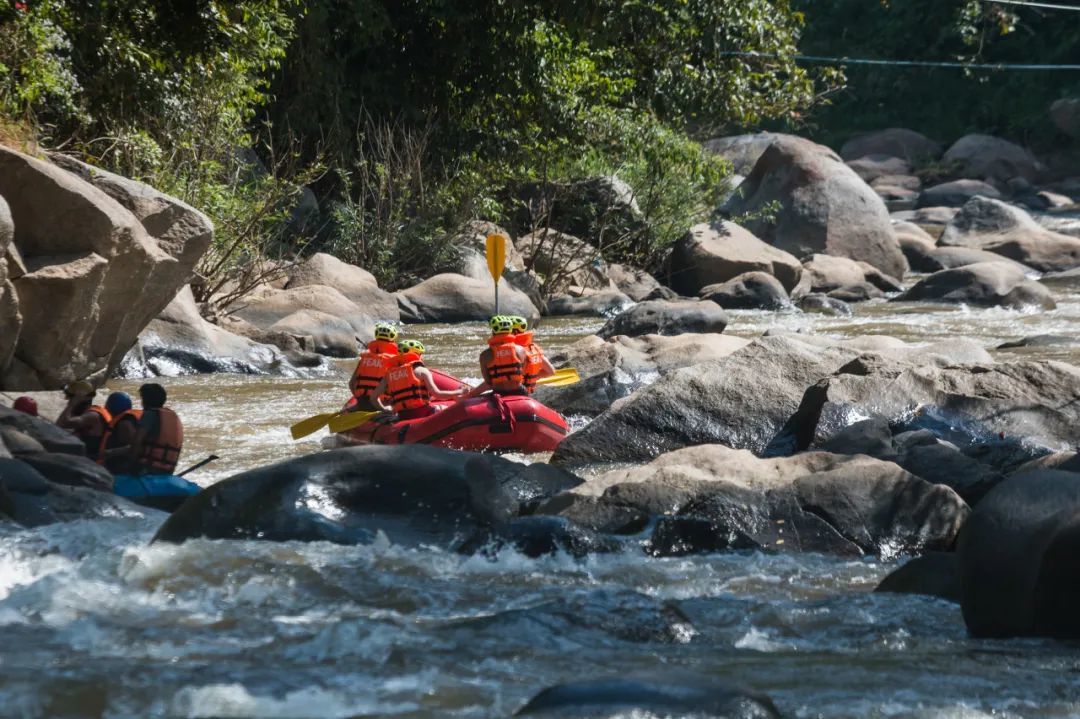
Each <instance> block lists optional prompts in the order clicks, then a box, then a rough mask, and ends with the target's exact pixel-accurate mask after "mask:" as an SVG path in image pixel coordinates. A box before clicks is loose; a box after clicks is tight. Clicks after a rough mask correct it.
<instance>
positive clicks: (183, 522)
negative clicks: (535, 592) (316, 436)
mask: <svg viewBox="0 0 1080 719" xmlns="http://www.w3.org/2000/svg"><path fill="white" fill-rule="evenodd" d="M403 468H407V469H408V471H403ZM579 482H580V480H578V479H577V478H575V477H573V476H572V475H569V474H566V473H565V472H559V471H558V470H557V469H554V468H551V467H547V466H546V465H538V466H536V467H535V468H533V467H529V466H525V465H520V464H516V463H514V462H510V461H509V460H505V459H502V458H499V457H486V456H483V455H477V454H472V453H468V452H455V451H452V450H445V449H439V448H436V447H426V446H419V445H413V446H395V447H390V446H366V447H352V448H348V449H339V450H333V451H329V452H320V453H318V454H313V455H308V456H306V457H300V458H298V459H293V460H289V461H285V462H279V463H277V464H273V465H270V466H268V467H262V468H259V469H253V470H250V471H248V472H243V473H241V474H238V475H236V476H234V477H231V478H229V479H226V480H224V481H222V482H218V483H217V484H214V485H212V486H210V487H208V488H207V489H205V490H204V491H202V492H201V493H199V494H198V495H196V496H195V497H193V498H192V499H190V500H188V501H187V502H186V503H185V504H184V505H183V506H182V507H181V508H180V509H179V510H177V511H176V512H175V513H173V515H172V516H171V517H170V518H169V519H168V521H166V522H165V524H164V525H162V527H161V529H160V530H158V533H157V536H156V537H155V541H167V542H182V541H184V540H186V539H190V538H194V537H208V538H211V539H268V540H275V541H287V540H301V541H316V540H323V541H330V542H338V543H345V544H352V543H358V542H364V541H368V540H369V539H370V538H371V537H372V536H373V534H374V532H375V531H376V530H383V531H385V532H386V533H387V535H388V536H389V537H390V538H391V540H393V541H397V542H406V543H408V542H413V541H419V540H435V541H438V540H441V541H444V542H446V541H450V540H452V539H453V537H455V536H456V535H457V534H458V533H460V532H473V531H475V530H476V529H477V528H479V527H484V526H491V525H498V524H502V523H506V522H509V521H510V520H511V519H512V518H513V517H515V516H517V514H518V513H519V511H520V510H521V507H522V506H523V505H527V504H529V503H531V502H536V501H539V500H540V499H542V498H543V497H546V496H548V495H550V494H554V493H556V492H558V491H561V490H563V489H566V488H569V487H572V486H574V485H576V484H577V483H579ZM533 539H535V538H534V537H533Z"/></svg>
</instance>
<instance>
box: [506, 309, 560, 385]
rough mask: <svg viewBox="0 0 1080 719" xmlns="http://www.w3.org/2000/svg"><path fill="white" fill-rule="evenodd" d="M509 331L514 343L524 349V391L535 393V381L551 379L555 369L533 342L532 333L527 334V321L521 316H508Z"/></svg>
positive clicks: (538, 346)
mask: <svg viewBox="0 0 1080 719" xmlns="http://www.w3.org/2000/svg"><path fill="white" fill-rule="evenodd" d="M510 323H511V325H512V326H513V330H511V332H512V334H513V335H514V341H515V342H517V343H518V344H519V345H521V346H522V347H524V348H525V366H524V368H523V370H524V375H525V382H524V384H525V390H526V391H527V392H528V393H529V394H532V393H533V392H535V391H536V382H537V380H539V379H541V378H543V377H551V376H552V375H553V374H555V367H554V365H552V364H551V362H550V361H549V360H548V358H547V357H545V356H544V350H542V349H541V348H540V345H538V344H536V342H534V341H533V333H532V332H529V321H528V320H526V319H525V318H524V317H522V316H521V315H510Z"/></svg>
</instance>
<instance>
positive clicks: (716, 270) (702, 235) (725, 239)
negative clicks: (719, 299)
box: [671, 220, 802, 296]
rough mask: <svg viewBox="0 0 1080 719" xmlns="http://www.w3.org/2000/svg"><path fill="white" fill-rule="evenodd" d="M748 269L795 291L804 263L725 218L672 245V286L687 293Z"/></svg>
mask: <svg viewBox="0 0 1080 719" xmlns="http://www.w3.org/2000/svg"><path fill="white" fill-rule="evenodd" d="M746 272H765V273H767V274H770V275H772V276H773V277H775V278H776V279H777V280H779V281H780V284H782V285H783V286H784V289H785V290H787V291H788V292H791V291H792V290H793V289H795V286H796V285H798V284H799V278H800V277H801V275H802V265H800V264H799V261H798V260H797V259H795V257H793V256H792V255H790V254H788V253H787V252H784V251H783V250H778V249H777V248H775V247H773V246H771V245H768V244H766V243H764V242H762V241H761V240H759V239H758V238H757V237H755V236H754V235H753V234H752V233H751V232H749V231H748V230H745V229H743V228H742V227H739V226H738V225H736V224H735V223H733V222H727V221H724V220H719V221H716V222H712V223H702V224H700V225H694V226H693V227H691V228H690V231H689V232H687V233H686V234H685V235H683V236H682V238H680V239H679V241H678V242H676V243H675V246H674V248H672V252H671V286H672V288H674V289H675V290H676V291H678V292H680V293H682V294H684V295H689V296H695V295H697V294H699V293H700V292H701V288H703V287H706V286H708V285H713V284H718V283H720V282H727V281H728V280H731V279H734V278H736V277H738V276H739V275H741V274H744V273H746Z"/></svg>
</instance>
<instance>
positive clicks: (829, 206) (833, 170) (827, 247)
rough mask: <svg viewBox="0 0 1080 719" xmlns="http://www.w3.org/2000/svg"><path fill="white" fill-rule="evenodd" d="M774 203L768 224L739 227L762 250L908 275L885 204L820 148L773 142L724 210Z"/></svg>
mask: <svg viewBox="0 0 1080 719" xmlns="http://www.w3.org/2000/svg"><path fill="white" fill-rule="evenodd" d="M777 202H778V203H779V204H780V208H781V209H780V210H779V213H778V214H776V215H775V218H774V219H770V218H766V217H762V218H761V219H756V220H754V221H752V222H749V223H747V225H746V227H747V229H748V230H750V231H751V232H753V233H754V234H755V235H757V236H758V237H759V238H761V239H762V240H765V241H766V242H768V243H769V244H771V245H774V246H776V247H779V248H780V249H782V250H786V251H787V252H790V253H791V254H793V255H795V256H796V257H802V256H804V255H808V254H811V253H814V252H821V253H824V254H829V255H838V256H840V257H848V258H850V259H853V260H863V261H864V262H868V263H870V264H871V265H873V266H874V267H877V268H878V269H879V270H881V271H882V272H885V273H886V274H889V275H892V276H893V277H903V275H904V272H905V271H906V270H907V262H906V261H905V260H904V255H903V253H902V252H901V251H900V246H899V245H898V244H897V242H896V237H895V235H894V234H893V232H892V227H891V226H890V224H889V213H888V210H886V208H885V203H884V202H882V200H881V198H880V197H878V196H877V194H875V193H874V191H873V190H872V189H871V188H870V186H869V185H867V184H866V183H865V182H863V181H862V179H860V178H859V176H858V175H856V174H855V172H854V171H853V170H852V169H851V168H849V167H848V166H847V165H845V164H844V163H843V162H842V161H841V160H840V158H839V157H838V156H837V155H836V153H834V152H833V151H832V150H830V149H828V148H827V147H824V146H822V145H818V144H815V143H813V142H810V141H809V140H804V139H801V138H798V137H790V136H784V137H781V138H778V139H777V140H776V141H775V142H774V143H773V144H772V145H770V146H769V148H768V149H767V150H766V151H765V152H764V153H763V154H762V156H761V158H760V159H759V160H758V162H757V164H756V165H755V166H754V170H753V171H752V172H751V173H750V175H749V176H748V177H747V178H746V181H745V182H743V184H742V185H741V186H740V187H739V191H738V192H737V193H736V194H735V195H734V196H733V197H732V198H731V200H729V201H728V203H727V205H726V206H725V209H726V210H727V211H728V212H731V213H733V214H742V213H763V212H764V211H765V210H766V209H767V208H768V207H771V206H773V205H774V203H777Z"/></svg>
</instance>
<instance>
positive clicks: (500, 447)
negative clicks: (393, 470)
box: [343, 372, 568, 452]
mask: <svg viewBox="0 0 1080 719" xmlns="http://www.w3.org/2000/svg"><path fill="white" fill-rule="evenodd" d="M433 374H434V375H435V380H436V383H437V384H438V385H439V387H440V389H454V388H456V387H460V386H461V384H462V383H461V382H460V381H459V380H457V379H456V378H453V377H451V376H450V375H446V374H444V373H441V372H433ZM431 404H432V407H434V408H435V409H436V410H437V411H436V412H435V414H432V415H429V416H427V417H421V418H419V419H408V420H401V421H396V422H395V421H393V416H391V415H386V416H381V417H376V418H375V419H373V420H371V421H369V422H365V423H364V424H362V425H360V426H359V427H356V428H355V429H352V430H350V431H348V432H345V433H344V434H343V436H344V437H346V438H347V441H348V442H349V443H350V444H430V445H434V446H436V447H449V448H451V449H463V450H469V451H473V452H483V451H488V450H494V451H514V452H552V451H554V450H555V447H556V446H558V444H559V442H561V441H562V439H563V437H565V436H566V433H567V431H568V430H567V426H566V420H565V419H564V418H563V416H562V415H561V414H559V413H558V412H556V411H555V410H553V409H551V408H550V407H546V406H544V405H543V404H541V403H539V402H537V401H536V400H535V399H533V398H532V397H526V396H510V397H500V396H498V395H494V394H486V395H482V396H480V397H472V398H469V399H463V400H436V401H434V402H432V403H431Z"/></svg>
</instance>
